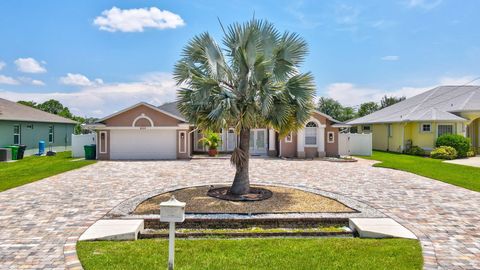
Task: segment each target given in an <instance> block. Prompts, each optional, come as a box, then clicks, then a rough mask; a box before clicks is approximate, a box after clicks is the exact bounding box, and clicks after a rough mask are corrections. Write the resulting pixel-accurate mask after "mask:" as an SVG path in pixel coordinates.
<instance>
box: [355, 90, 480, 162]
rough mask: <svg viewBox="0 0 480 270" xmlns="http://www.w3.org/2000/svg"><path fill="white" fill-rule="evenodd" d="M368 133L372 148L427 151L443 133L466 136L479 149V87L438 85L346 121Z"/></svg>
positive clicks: (476, 149)
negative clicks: (413, 147)
mask: <svg viewBox="0 0 480 270" xmlns="http://www.w3.org/2000/svg"><path fill="white" fill-rule="evenodd" d="M348 124H350V125H352V126H356V127H357V130H358V132H360V133H371V134H372V143H373V149H376V150H385V151H395V152H402V151H404V150H406V149H408V148H409V147H410V146H412V145H415V146H419V147H421V148H423V149H424V150H426V151H430V150H432V149H433V148H434V147H435V141H436V139H437V138H438V137H439V136H441V135H443V134H460V135H462V136H465V137H468V138H470V140H471V142H472V147H473V148H474V150H475V151H476V152H477V153H479V152H480V86H440V87H436V88H434V89H431V90H429V91H426V92H424V93H422V94H419V95H417V96H414V97H411V98H408V99H406V100H404V101H402V102H399V103H397V104H394V105H392V106H389V107H387V108H384V109H382V110H379V111H377V112H374V113H372V114H369V115H366V116H364V117H360V118H358V119H354V120H352V121H349V122H348Z"/></svg>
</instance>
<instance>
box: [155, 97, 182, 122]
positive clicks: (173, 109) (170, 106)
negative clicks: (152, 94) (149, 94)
mask: <svg viewBox="0 0 480 270" xmlns="http://www.w3.org/2000/svg"><path fill="white" fill-rule="evenodd" d="M177 104H178V103H177V102H176V101H174V102H167V103H164V104H163V105H160V106H158V108H159V109H161V110H164V111H166V112H168V113H171V114H173V115H175V116H177V117H180V118H183V119H185V117H184V116H183V115H182V113H181V112H180V111H179V110H178V108H177Z"/></svg>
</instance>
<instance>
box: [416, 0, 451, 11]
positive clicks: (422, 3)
mask: <svg viewBox="0 0 480 270" xmlns="http://www.w3.org/2000/svg"><path fill="white" fill-rule="evenodd" d="M442 1H443V0H408V1H407V6H408V7H411V8H417V7H418V8H423V9H426V10H429V9H433V8H436V7H437V6H438V5H440V4H441V3H442Z"/></svg>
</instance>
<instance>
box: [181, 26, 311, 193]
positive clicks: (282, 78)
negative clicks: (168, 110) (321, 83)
mask: <svg viewBox="0 0 480 270" xmlns="http://www.w3.org/2000/svg"><path fill="white" fill-rule="evenodd" d="M222 29H223V32H224V38H223V45H224V47H223V48H222V47H220V46H219V45H218V43H217V42H215V40H214V39H213V38H212V36H211V35H210V34H209V33H208V32H206V33H203V34H200V35H197V36H195V37H194V38H193V39H192V40H191V41H190V42H189V43H188V44H187V45H186V46H185V48H184V49H183V53H182V58H181V59H180V60H179V61H178V63H177V64H176V65H175V70H174V78H175V80H176V82H177V84H178V85H180V86H181V89H180V90H179V92H178V108H179V110H180V111H181V113H182V114H183V115H185V117H186V118H187V120H188V121H190V122H191V123H193V124H195V125H197V126H198V127H199V128H201V129H209V130H220V129H221V128H227V127H234V128H235V132H236V133H237V134H239V136H237V137H238V139H237V140H238V141H237V147H236V148H235V149H234V151H233V153H232V157H231V162H232V164H233V165H235V167H236V173H235V178H234V181H233V184H232V186H231V188H230V190H229V192H230V194H234V195H242V194H247V193H249V191H250V181H249V173H248V168H249V157H250V155H249V148H250V146H249V143H250V129H252V128H259V127H271V128H273V129H275V130H276V131H277V132H278V133H279V135H280V136H281V137H284V136H285V135H286V134H288V133H289V132H291V131H295V130H297V129H299V128H300V127H302V126H303V125H304V124H305V122H306V121H307V120H308V119H309V117H310V113H311V111H312V110H313V108H314V103H313V98H314V93H315V85H314V82H313V76H312V75H311V74H310V73H301V72H300V71H299V65H300V64H301V63H302V62H303V61H304V58H305V56H306V54H307V43H306V42H305V41H304V40H303V39H302V38H300V37H299V36H298V35H297V34H295V33H288V32H285V33H283V34H281V33H280V32H279V31H277V30H276V29H275V27H274V25H273V24H271V23H269V22H267V21H261V20H256V19H253V20H251V21H249V22H246V23H244V24H238V23H236V24H232V25H230V26H229V27H227V29H224V28H223V26H222Z"/></svg>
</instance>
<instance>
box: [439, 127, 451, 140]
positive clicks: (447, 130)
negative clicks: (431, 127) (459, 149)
mask: <svg viewBox="0 0 480 270" xmlns="http://www.w3.org/2000/svg"><path fill="white" fill-rule="evenodd" d="M437 130H438V137H440V136H442V135H444V134H453V125H438V127H437Z"/></svg>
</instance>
